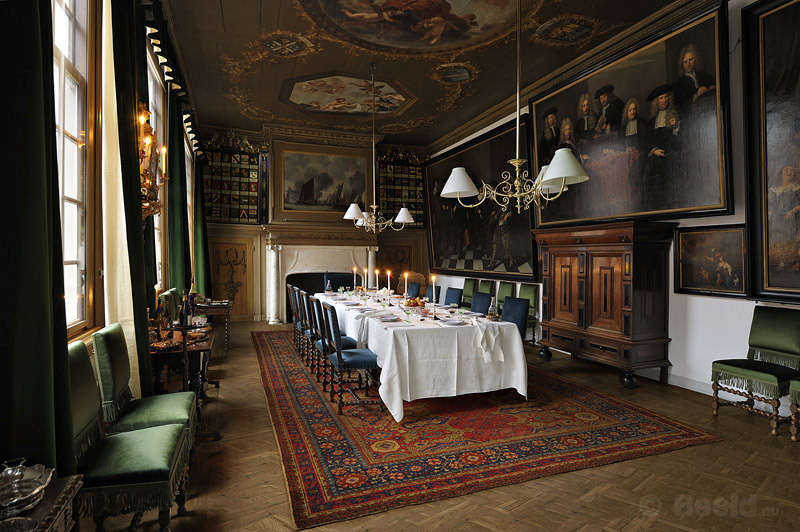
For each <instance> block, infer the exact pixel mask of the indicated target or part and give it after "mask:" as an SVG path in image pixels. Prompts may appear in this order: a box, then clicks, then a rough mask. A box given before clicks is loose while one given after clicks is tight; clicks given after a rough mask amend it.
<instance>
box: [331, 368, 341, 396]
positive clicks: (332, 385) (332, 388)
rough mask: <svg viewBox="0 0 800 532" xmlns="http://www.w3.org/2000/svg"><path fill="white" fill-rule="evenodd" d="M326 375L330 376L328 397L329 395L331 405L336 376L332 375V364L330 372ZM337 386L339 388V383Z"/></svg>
mask: <svg viewBox="0 0 800 532" xmlns="http://www.w3.org/2000/svg"><path fill="white" fill-rule="evenodd" d="M328 375H329V376H330V383H329V384H330V385H331V389H330V395H331V403H332V402H333V393H334V391H335V389H336V375H335V374H334V369H333V364H331V370H330V372H329V374H328ZM339 385H340V386H341V383H339Z"/></svg>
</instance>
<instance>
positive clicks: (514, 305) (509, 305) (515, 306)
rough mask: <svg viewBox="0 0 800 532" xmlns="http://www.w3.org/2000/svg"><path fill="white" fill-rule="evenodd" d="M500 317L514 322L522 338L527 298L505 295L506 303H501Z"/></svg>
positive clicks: (526, 314)
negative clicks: (501, 313) (501, 311)
mask: <svg viewBox="0 0 800 532" xmlns="http://www.w3.org/2000/svg"><path fill="white" fill-rule="evenodd" d="M500 319H502V320H503V321H510V322H511V323H513V324H515V325H516V326H517V328H518V329H519V334H520V336H521V337H522V339H523V340H524V339H525V329H526V324H527V322H528V300H527V299H523V298H519V297H512V296H507V297H506V303H505V305H503V315H502V316H501V317H500Z"/></svg>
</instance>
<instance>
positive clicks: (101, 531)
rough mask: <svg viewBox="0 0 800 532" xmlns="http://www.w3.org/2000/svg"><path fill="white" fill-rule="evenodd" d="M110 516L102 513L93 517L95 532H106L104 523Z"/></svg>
mask: <svg viewBox="0 0 800 532" xmlns="http://www.w3.org/2000/svg"><path fill="white" fill-rule="evenodd" d="M107 516H108V514H106V513H102V514H97V515H93V516H92V521H94V532H105V531H106V529H105V527H104V526H103V521H105V520H106V517H107Z"/></svg>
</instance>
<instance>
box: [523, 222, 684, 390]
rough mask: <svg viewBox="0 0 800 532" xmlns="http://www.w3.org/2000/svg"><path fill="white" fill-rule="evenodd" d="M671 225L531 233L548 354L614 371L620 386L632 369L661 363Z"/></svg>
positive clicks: (631, 382) (664, 363)
mask: <svg viewBox="0 0 800 532" xmlns="http://www.w3.org/2000/svg"><path fill="white" fill-rule="evenodd" d="M674 227H675V224H669V223H656V222H619V223H611V224H603V225H593V226H581V227H562V228H557V229H536V230H534V231H533V235H534V240H535V242H536V243H537V245H538V249H539V270H540V271H541V272H542V291H543V294H542V320H541V326H542V339H541V341H540V344H541V345H542V346H543V347H542V350H541V351H540V353H539V355H540V356H541V357H542V358H545V359H549V358H550V356H551V354H550V348H551V347H552V348H556V349H559V350H562V351H566V352H568V353H570V354H572V355H573V356H580V357H584V358H588V359H591V360H595V361H597V362H602V363H604V364H609V365H611V366H615V367H618V368H620V369H621V370H622V375H621V377H620V380H621V382H622V384H623V385H624V386H628V387H634V386H636V379H635V378H634V377H633V370H634V369H641V368H652V367H658V368H661V382H666V379H667V367H669V366H670V363H669V358H668V344H669V341H670V339H669V337H668V317H669V312H668V304H669V297H668V296H669V294H668V289H669V283H668V278H667V274H668V266H669V264H668V260H669V247H670V244H671V242H672V234H673V229H674Z"/></svg>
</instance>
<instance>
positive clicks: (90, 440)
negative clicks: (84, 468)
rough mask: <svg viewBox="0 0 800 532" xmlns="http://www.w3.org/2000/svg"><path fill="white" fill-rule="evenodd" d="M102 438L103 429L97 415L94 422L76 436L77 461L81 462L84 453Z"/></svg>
mask: <svg viewBox="0 0 800 532" xmlns="http://www.w3.org/2000/svg"><path fill="white" fill-rule="evenodd" d="M102 438H103V429H102V427H101V426H100V420H99V419H97V417H95V418H94V419H93V420H92V422H91V423H89V425H88V426H87V427H86V428H84V429H83V430H82V431H81V432H80V434H78V435H77V436H76V437H75V440H74V444H75V463H78V462H80V461H81V459H82V458H83V455H84V454H86V451H88V450H89V448H90V447H91V446H92V445H94V444H95V442H97V441H98V440H100V439H102Z"/></svg>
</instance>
